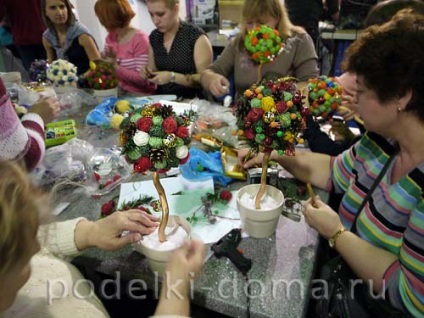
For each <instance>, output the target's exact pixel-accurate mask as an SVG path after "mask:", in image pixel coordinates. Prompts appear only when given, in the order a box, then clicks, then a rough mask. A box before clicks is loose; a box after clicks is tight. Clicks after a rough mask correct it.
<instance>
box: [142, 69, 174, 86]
mask: <svg viewBox="0 0 424 318" xmlns="http://www.w3.org/2000/svg"><path fill="white" fill-rule="evenodd" d="M147 76H149V77H148V81H149V82H150V83H153V84H155V85H164V84H168V83H171V81H172V75H171V72H170V71H160V72H150V74H148V75H147Z"/></svg>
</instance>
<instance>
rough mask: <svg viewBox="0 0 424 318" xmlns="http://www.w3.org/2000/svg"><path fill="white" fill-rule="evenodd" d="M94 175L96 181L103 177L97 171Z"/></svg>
mask: <svg viewBox="0 0 424 318" xmlns="http://www.w3.org/2000/svg"><path fill="white" fill-rule="evenodd" d="M93 177H94V180H96V181H99V180H100V178H101V177H100V175H99V174H98V173H97V172H94V173H93Z"/></svg>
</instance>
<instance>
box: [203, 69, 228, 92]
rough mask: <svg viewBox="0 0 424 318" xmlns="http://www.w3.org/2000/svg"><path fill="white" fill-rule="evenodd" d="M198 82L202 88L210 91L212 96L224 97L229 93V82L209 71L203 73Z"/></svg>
mask: <svg viewBox="0 0 424 318" xmlns="http://www.w3.org/2000/svg"><path fill="white" fill-rule="evenodd" d="M200 81H201V84H202V86H203V88H204V89H206V90H208V91H210V92H211V93H212V94H213V95H214V96H217V97H219V96H224V95H227V94H228V93H229V92H230V90H229V87H230V82H229V81H228V80H227V79H226V78H225V77H224V76H222V75H221V74H217V73H215V72H212V71H211V70H206V71H203V73H202V75H201V76H200Z"/></svg>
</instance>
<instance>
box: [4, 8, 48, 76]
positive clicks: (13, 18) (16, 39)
mask: <svg viewBox="0 0 424 318" xmlns="http://www.w3.org/2000/svg"><path fill="white" fill-rule="evenodd" d="M4 16H6V17H7V19H8V22H9V25H10V28H11V33H12V36H13V43H14V44H15V45H16V48H17V50H18V52H19V54H20V55H21V58H22V62H23V64H24V66H25V68H26V69H27V70H29V68H30V66H31V62H32V61H33V60H35V59H45V58H46V54H45V51H44V48H43V44H42V40H41V37H42V34H43V32H44V30H45V29H46V26H45V24H44V22H43V19H42V17H41V3H40V0H32V1H26V0H1V1H0V19H1V18H3V17H4Z"/></svg>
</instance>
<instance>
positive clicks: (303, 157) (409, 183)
mask: <svg viewBox="0 0 424 318" xmlns="http://www.w3.org/2000/svg"><path fill="white" fill-rule="evenodd" d="M423 56H424V16H423V15H415V14H413V13H412V12H411V11H410V10H409V9H408V10H403V11H401V12H399V13H398V14H397V15H395V17H394V18H393V19H392V20H391V21H390V22H388V23H386V24H384V25H382V26H374V27H370V28H369V29H367V30H366V31H364V32H363V33H362V34H361V37H360V38H359V39H358V40H357V41H355V42H354V43H353V44H352V45H351V46H350V47H349V49H348V51H347V57H346V61H345V65H346V70H347V71H348V72H351V73H354V74H356V75H357V86H358V91H357V96H356V99H357V102H358V111H359V114H360V116H361V118H362V119H363V121H364V126H365V128H366V129H367V131H368V132H367V133H365V135H364V136H363V137H362V139H361V140H359V141H358V142H357V143H356V144H355V145H354V146H353V147H351V148H350V149H348V150H346V151H345V152H343V153H342V154H340V155H339V156H337V157H330V156H328V155H324V154H318V153H309V152H299V153H297V154H296V156H293V157H289V156H278V155H277V154H276V153H273V154H272V155H271V159H275V160H277V161H278V162H279V163H280V164H281V165H282V166H284V167H285V168H286V169H287V170H288V171H290V172H291V173H293V175H295V176H296V177H297V178H298V179H300V180H302V181H305V182H311V183H312V184H313V185H315V186H316V187H319V188H322V189H327V190H330V189H334V190H335V192H338V193H343V194H344V196H343V199H342V202H341V204H340V207H339V211H338V213H336V212H334V211H333V210H332V209H331V208H330V207H329V206H328V205H326V204H325V203H324V202H322V201H321V200H320V199H319V198H318V197H317V198H315V205H316V206H317V207H314V206H312V202H311V200H309V201H308V202H307V203H306V204H305V212H304V215H305V220H306V222H307V223H308V224H309V225H310V226H312V227H313V228H315V229H316V230H317V231H318V232H319V233H320V234H321V235H322V236H323V237H324V238H326V239H329V243H331V244H330V245H331V246H332V247H334V248H335V249H336V250H337V252H338V253H339V254H340V255H341V256H342V257H343V259H344V260H345V261H346V262H347V263H348V264H349V266H350V267H351V268H352V270H353V271H354V272H355V273H356V275H357V276H358V277H359V278H361V279H363V280H364V281H365V282H367V283H368V284H369V285H370V287H372V288H373V290H374V291H375V292H379V293H381V294H382V295H384V296H385V300H386V301H387V302H388V303H389V304H391V305H392V306H393V307H394V308H397V309H398V310H401V311H403V312H405V313H407V314H408V315H412V316H415V317H423V316H424V248H423V246H424V194H423V193H424V192H423V189H424V142H423V140H424V85H423V83H424V59H423ZM397 149H399V151H397ZM245 153H246V152H245V151H242V152H241V153H240V154H239V156H240V157H241V158H242V157H243V156H244V155H245ZM391 156H394V160H393V161H392V162H391V163H390V165H389V166H388V170H387V172H386V173H385V175H384V176H383V178H382V180H381V181H380V182H379V183H378V185H377V187H376V188H375V190H374V191H373V192H372V193H371V196H370V198H369V200H368V201H367V203H366V204H365V206H364V208H363V209H362V210H361V211H358V209H359V208H360V206H361V203H362V201H363V200H364V198H365V196H366V194H367V193H368V192H369V191H370V188H371V186H372V184H373V183H374V180H375V179H376V178H377V176H378V175H379V173H380V171H381V170H382V169H383V167H384V165H385V163H386V162H387V161H388V160H389V158H390V157H391ZM260 157H261V156H257V157H255V158H254V159H252V160H250V161H248V162H247V163H246V165H245V167H246V168H247V167H250V166H252V165H253V164H256V163H258V162H260V161H261V159H262V158H260ZM358 213H359V217H358V218H357V219H356V231H355V233H353V232H351V231H349V230H346V229H350V228H351V226H352V223H353V221H354V219H355V216H356V215H357V214H358Z"/></svg>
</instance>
